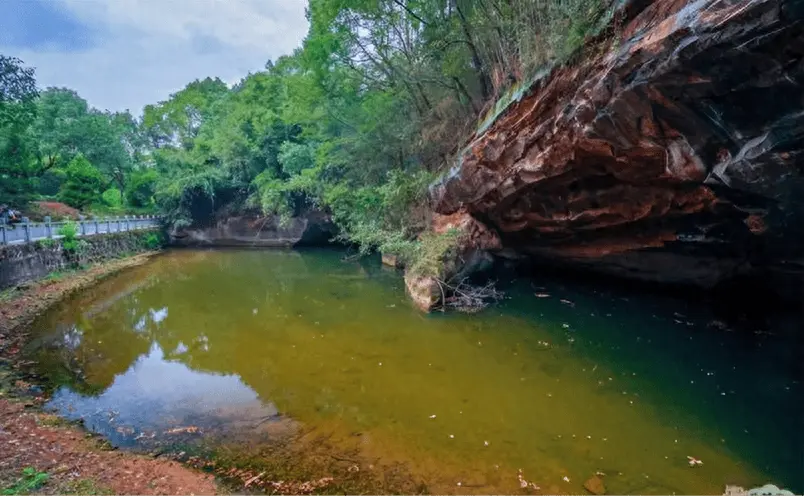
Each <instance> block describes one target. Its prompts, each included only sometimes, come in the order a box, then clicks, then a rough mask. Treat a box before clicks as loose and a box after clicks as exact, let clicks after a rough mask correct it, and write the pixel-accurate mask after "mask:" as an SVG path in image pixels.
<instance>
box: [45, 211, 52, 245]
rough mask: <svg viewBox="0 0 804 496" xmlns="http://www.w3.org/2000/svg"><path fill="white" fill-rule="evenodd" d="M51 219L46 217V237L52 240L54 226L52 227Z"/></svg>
mask: <svg viewBox="0 0 804 496" xmlns="http://www.w3.org/2000/svg"><path fill="white" fill-rule="evenodd" d="M51 220H52V219H51V218H50V216H49V215H46V216H45V237H46V238H47V239H50V238H52V237H53V226H51V225H50V222H51Z"/></svg>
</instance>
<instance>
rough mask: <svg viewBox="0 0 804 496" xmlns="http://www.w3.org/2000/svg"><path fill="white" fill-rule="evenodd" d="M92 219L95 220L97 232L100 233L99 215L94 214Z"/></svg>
mask: <svg viewBox="0 0 804 496" xmlns="http://www.w3.org/2000/svg"><path fill="white" fill-rule="evenodd" d="M92 219H93V220H94V221H95V234H100V228H98V216H97V215H93V216H92Z"/></svg>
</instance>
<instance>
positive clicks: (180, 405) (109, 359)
mask: <svg viewBox="0 0 804 496" xmlns="http://www.w3.org/2000/svg"><path fill="white" fill-rule="evenodd" d="M342 257H343V254H342V253H339V252H337V251H327V250H311V251H248V250H232V251H228V250H225V251H201V250H198V251H195V250H177V251H171V252H168V253H165V254H163V255H161V256H158V257H156V258H154V259H153V260H152V261H150V262H149V263H148V264H147V265H144V266H141V267H138V268H135V269H132V270H129V271H127V272H124V273H122V274H119V275H117V276H115V277H113V278H110V279H107V280H105V281H103V282H101V283H99V284H98V285H97V286H96V287H94V288H92V289H90V290H88V291H85V292H83V293H80V294H78V295H76V296H74V297H73V298H71V299H69V300H67V301H65V302H64V303H63V304H62V305H60V306H59V307H57V308H55V309H54V310H53V311H51V312H49V313H48V314H47V315H44V316H43V317H42V318H41V319H40V320H39V321H38V322H37V323H36V324H35V325H34V326H33V332H34V339H33V340H32V343H31V345H30V346H29V349H28V350H27V353H28V355H29V357H30V359H31V360H32V361H33V362H34V363H35V365H33V370H32V372H33V373H35V374H37V375H39V376H40V377H42V378H44V379H45V380H46V381H47V382H48V383H49V384H51V385H52V386H53V388H54V391H53V395H52V397H51V399H50V400H49V402H48V408H50V409H52V410H53V411H55V412H58V413H59V414H60V415H62V416H65V417H67V418H70V419H82V420H83V421H84V423H85V425H86V426H87V427H88V428H89V429H91V430H93V431H95V432H98V433H100V434H103V435H104V436H106V437H107V438H108V439H109V440H110V442H111V443H112V444H114V445H117V446H120V447H126V448H132V449H138V450H143V451H150V450H153V449H155V447H156V446H159V447H161V448H160V449H175V450H189V449H192V447H193V446H196V447H198V449H199V450H201V449H207V450H212V451H209V452H210V453H212V452H215V453H219V454H221V453H225V454H226V456H228V457H233V458H232V459H234V458H236V456H239V455H241V454H242V455H243V456H244V457H248V456H249V454H252V455H255V456H251V458H248V459H249V460H250V462H249V463H252V464H256V466H257V469H255V470H259V467H260V463H262V464H263V465H264V466H265V467H267V468H265V470H266V471H267V472H266V473H267V475H266V476H265V478H266V479H267V478H271V477H275V479H276V478H278V477H279V476H280V475H281V476H287V475H288V473H289V471H290V472H292V470H291V468H293V467H296V468H298V470H299V471H300V472H301V473H302V475H304V476H305V477H325V476H327V475H333V473H334V474H335V476H336V478H337V474H361V476H362V475H368V474H374V475H372V477H374V479H372V480H375V481H378V482H377V484H376V485H373V486H372V485H369V486H364V488H363V489H364V490H365V491H375V490H376V491H379V492H395V491H413V490H416V491H429V492H433V493H437V492H438V493H466V492H470V493H499V492H508V493H511V492H514V493H582V492H584V489H583V483H584V481H585V480H587V479H588V478H589V477H590V476H592V475H593V474H595V473H596V472H602V473H604V474H605V475H604V476H602V478H603V480H604V482H605V485H606V487H607V490H608V492H609V493H642V494H670V493H676V494H679V493H681V494H684V493H686V494H689V493H694V494H722V493H723V490H724V486H725V485H726V484H738V485H742V486H744V487H756V486H759V485H762V484H764V483H766V482H774V483H776V484H777V485H780V486H783V487H787V488H789V489H791V490H794V491H797V492H798V493H800V492H801V491H802V490H804V434H803V432H804V429H802V419H803V418H804V412H803V411H802V405H801V398H802V397H804V395H802V384H801V382H800V370H801V368H800V367H799V366H797V363H796V361H797V360H800V354H799V352H800V345H801V342H800V340H799V338H797V334H796V333H795V332H794V333H792V334H790V335H786V334H785V333H776V332H769V330H768V329H763V328H757V329H755V330H754V332H752V331H751V330H749V331H747V332H746V331H743V332H734V331H732V330H731V329H730V328H729V326H728V325H727V324H725V323H723V322H721V321H716V320H713V319H714V317H713V316H712V315H710V314H709V313H708V311H707V310H706V309H704V308H699V307H695V306H692V305H691V304H686V303H684V302H683V301H680V300H676V299H668V298H660V297H655V296H645V295H639V294H633V293H623V292H622V291H615V290H611V289H608V290H601V289H599V288H594V287H593V286H589V285H577V284H575V285H573V284H569V283H561V282H556V281H554V280H548V279H545V280H540V279H533V278H531V279H523V280H519V281H515V282H511V283H509V282H507V281H504V282H505V283H506V284H505V286H504V289H505V290H506V295H507V298H506V299H505V301H503V302H502V303H501V304H499V305H497V306H494V307H491V308H489V309H487V310H486V311H483V312H481V313H479V314H475V315H465V314H441V313H436V314H431V315H424V314H421V313H420V312H418V311H416V310H415V309H414V308H412V306H411V305H410V303H409V302H408V300H407V298H406V296H405V292H404V285H403V282H402V279H401V277H400V274H399V273H397V272H395V271H393V270H388V269H386V268H383V267H381V266H380V265H379V262H378V261H377V260H364V261H361V262H342V261H341V259H342ZM307 454H309V456H307V457H305V455H307ZM688 456H692V457H695V458H697V459H699V460H701V461H702V462H703V464H702V465H699V466H696V467H694V468H693V467H690V465H689V461H688V458H687V457H688ZM283 457H287V458H286V459H283ZM283 460H284V461H283ZM309 460H318V462H312V461H309ZM322 460H323V461H322ZM326 460H329V462H326ZM319 462H320V463H319ZM289 467H290V468H289ZM272 470H275V471H278V472H282V471H284V472H282V473H277V474H274V473H273V472H272ZM328 471H329V472H333V473H327V472H328ZM389 474H390V475H389ZM375 475H376V477H375ZM344 477H345V476H344ZM523 481H524V483H526V484H528V487H526V488H522V487H521V485H523ZM529 483H532V484H529ZM411 484H412V485H411ZM350 487H351V486H342V488H345V489H344V490H349V489H350ZM356 487H357V486H355V487H351V490H357V489H356Z"/></svg>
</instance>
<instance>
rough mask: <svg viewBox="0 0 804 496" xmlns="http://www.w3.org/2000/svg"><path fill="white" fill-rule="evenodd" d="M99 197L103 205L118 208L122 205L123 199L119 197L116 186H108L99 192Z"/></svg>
mask: <svg viewBox="0 0 804 496" xmlns="http://www.w3.org/2000/svg"><path fill="white" fill-rule="evenodd" d="M101 199H102V200H103V203H104V205H106V206H107V207H111V208H112V209H120V208H121V207H122V206H123V199H122V198H121V194H120V190H119V189H117V188H109V189H107V190H106V191H104V192H103V194H101Z"/></svg>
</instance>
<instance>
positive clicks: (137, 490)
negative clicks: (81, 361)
mask: <svg viewBox="0 0 804 496" xmlns="http://www.w3.org/2000/svg"><path fill="white" fill-rule="evenodd" d="M159 253H160V252H159V251H149V252H145V253H139V254H137V255H134V256H131V257H126V258H120V259H115V260H110V261H105V262H101V263H98V264H96V265H93V266H91V267H89V268H87V269H84V270H77V271H70V272H68V273H62V274H59V275H58V276H56V277H47V278H44V279H41V280H39V281H35V282H29V283H25V284H22V285H19V286H17V287H15V288H11V289H8V290H5V291H4V292H3V293H0V451H2V452H3V453H4V459H3V461H2V462H0V489H11V490H16V491H17V492H20V493H24V492H29V491H32V490H36V492H37V493H40V494H41V493H50V494H69V493H73V494H88V493H89V494H188V493H192V494H218V493H220V492H223V491H222V490H221V488H220V486H219V485H218V484H217V483H216V481H215V479H214V477H213V476H211V475H208V474H204V473H202V472H200V471H198V470H195V469H193V468H189V467H187V466H185V465H183V464H180V463H178V462H176V461H173V460H167V459H165V460H162V459H155V458H153V457H151V456H147V455H141V454H135V453H128V452H126V453H123V452H118V451H111V450H109V449H108V445H107V444H104V443H103V442H102V438H99V437H97V436H94V435H92V434H90V433H89V432H88V431H87V430H86V429H84V428H83V427H81V426H80V425H77V424H75V423H70V422H66V421H63V420H61V419H60V418H59V417H56V416H54V415H50V414H47V413H45V412H44V411H43V410H42V406H43V405H44V403H45V401H46V398H45V396H44V395H43V394H42V389H41V388H39V387H38V386H36V385H34V384H31V383H30V382H28V381H27V380H26V379H27V378H26V377H25V374H23V373H22V372H21V370H20V368H21V365H23V363H22V362H21V360H20V357H19V352H20V350H21V349H22V348H23V347H24V345H25V344H26V343H27V341H28V333H27V331H26V330H27V329H28V328H29V326H30V325H32V324H33V323H34V321H35V320H36V318H37V317H38V316H39V315H41V314H42V313H43V312H45V311H47V310H48V309H50V308H52V307H53V306H55V305H57V304H58V303H59V302H61V301H63V300H65V299H66V298H68V297H70V296H71V295H73V294H74V293H76V292H78V291H81V290H83V289H86V288H88V287H91V286H93V285H95V284H97V283H98V282H100V281H102V280H104V279H106V278H108V277H111V276H113V275H115V274H118V273H119V272H121V271H124V270H127V269H130V268H133V267H137V266H140V265H143V264H145V263H146V262H148V261H149V260H150V259H151V258H152V257H154V256H156V255H158V254H159ZM30 468H32V469H33V470H34V472H30ZM26 469H29V475H24V472H23V471H24V470H26ZM31 473H33V474H34V475H30V474H31ZM35 474H47V475H39V477H38V479H37V475H35ZM43 479H44V480H43ZM34 486H37V487H34Z"/></svg>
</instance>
